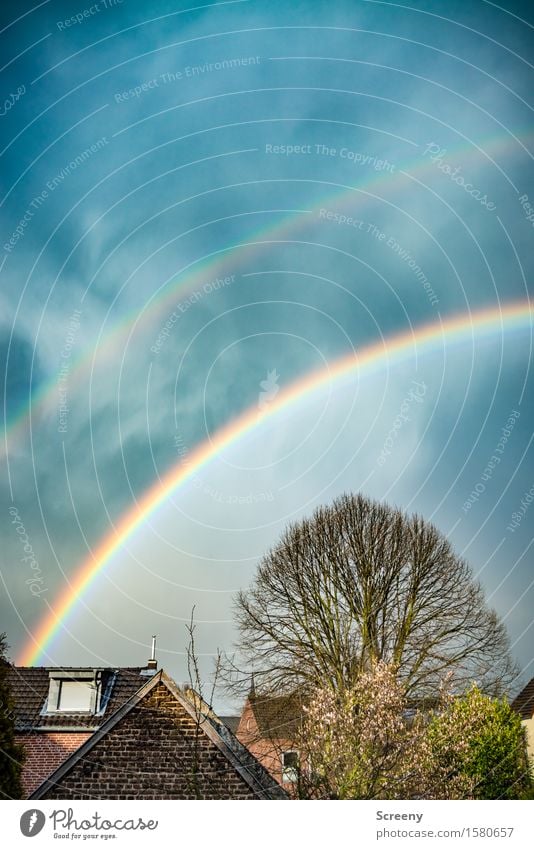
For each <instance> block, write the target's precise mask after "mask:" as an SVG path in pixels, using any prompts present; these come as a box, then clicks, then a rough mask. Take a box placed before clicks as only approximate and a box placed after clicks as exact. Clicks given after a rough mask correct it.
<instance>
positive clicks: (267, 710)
mask: <svg viewBox="0 0 534 849" xmlns="http://www.w3.org/2000/svg"><path fill="white" fill-rule="evenodd" d="M248 701H249V704H250V707H251V709H252V712H253V714H254V718H255V720H256V724H257V726H258V731H259V734H260V736H261V737H266V738H268V739H276V738H285V739H292V738H293V737H294V736H295V734H296V733H297V731H298V728H299V725H300V722H301V719H302V700H301V697H300V696H299V695H298V693H290V694H289V695H283V696H266V695H263V696H262V695H258V694H256V693H254V692H251V693H250V694H249V697H248Z"/></svg>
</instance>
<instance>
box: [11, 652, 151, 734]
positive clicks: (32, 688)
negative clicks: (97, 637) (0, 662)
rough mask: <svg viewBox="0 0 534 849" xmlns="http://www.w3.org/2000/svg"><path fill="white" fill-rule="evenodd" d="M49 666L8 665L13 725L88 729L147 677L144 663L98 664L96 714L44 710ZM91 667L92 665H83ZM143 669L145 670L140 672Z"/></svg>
mask: <svg viewBox="0 0 534 849" xmlns="http://www.w3.org/2000/svg"><path fill="white" fill-rule="evenodd" d="M80 669H81V667H61V668H59V667H58V669H57V672H58V673H62V672H69V671H72V672H79V671H80ZM52 671H54V670H53V669H52V667H44V666H11V667H10V669H9V671H8V674H7V679H8V682H9V686H10V688H11V695H12V699H13V703H14V712H15V729H16V730H17V731H32V730H37V729H38V730H41V731H44V730H45V729H50V730H54V729H58V730H59V729H65V730H68V729H69V728H71V729H76V730H82V729H87V730H89V731H94V730H95V729H96V728H98V727H99V726H100V725H102V723H103V722H104V720H105V718H106V717H108V716H110V715H111V714H112V713H114V712H115V711H116V710H117V708H118V707H120V705H122V704H124V702H126V701H127V700H128V699H129V698H130V696H131V695H133V693H135V692H136V691H137V690H138V689H139V687H140V686H141V685H142V684H143V683H144V682H145V681H146V680H147V679H146V669H143V667H122V668H118V669H117V668H116V669H113V668H104V669H103V668H101V669H99V671H100V672H101V673H102V693H103V696H104V698H103V707H102V710H101V711H99V713H97V714H87V713H82V714H76V713H58V714H55V715H51V714H46V713H45V709H46V703H47V699H48V691H49V686H50V675H49V673H50V672H52ZM84 671H92V667H89V668H87V669H84ZM143 673H144V674H143Z"/></svg>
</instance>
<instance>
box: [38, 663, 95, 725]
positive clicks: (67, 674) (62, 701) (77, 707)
mask: <svg viewBox="0 0 534 849" xmlns="http://www.w3.org/2000/svg"><path fill="white" fill-rule="evenodd" d="M49 676H50V685H49V689H48V701H47V705H46V713H84V714H87V713H97V712H98V710H99V707H100V695H101V673H100V672H99V671H97V670H87V669H80V670H77V669H69V670H58V669H54V670H53V671H50V672H49Z"/></svg>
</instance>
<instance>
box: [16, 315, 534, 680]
mask: <svg viewBox="0 0 534 849" xmlns="http://www.w3.org/2000/svg"><path fill="white" fill-rule="evenodd" d="M533 317H534V312H533V310H532V307H531V305H530V302H529V301H528V300H524V301H519V302H514V303H511V304H507V305H504V306H500V307H490V308H485V309H481V310H478V311H476V312H473V313H461V314H458V315H453V316H450V317H449V318H447V319H445V320H444V321H435V322H432V323H429V324H424V325H422V326H420V327H419V328H412V329H410V330H408V331H403V332H402V333H398V334H396V335H393V336H391V337H390V338H389V339H385V340H383V341H380V342H377V343H374V344H371V345H368V346H367V347H365V348H364V349H362V350H361V351H360V352H357V353H356V354H355V353H354V352H352V351H351V353H350V354H347V355H345V356H342V357H340V358H339V359H337V360H336V361H335V362H334V363H333V364H331V365H329V366H327V367H326V368H321V369H319V370H317V371H314V372H311V373H309V374H307V375H305V376H304V377H302V378H299V379H297V380H296V381H295V382H294V383H292V384H291V385H290V386H288V387H287V388H286V389H285V390H282V391H281V392H280V393H279V395H278V396H277V398H276V400H275V401H274V402H272V403H271V404H270V406H269V408H268V409H267V410H266V411H265V412H264V413H263V414H262V415H261V416H259V415H258V408H257V406H256V405H254V406H253V407H250V408H249V409H248V410H245V411H244V412H243V413H241V414H240V415H239V416H238V417H237V418H235V419H233V420H232V421H230V422H229V423H227V424H226V425H224V426H223V427H221V428H220V429H219V430H218V431H217V432H216V433H215V434H214V435H213V436H212V437H210V439H209V440H206V441H205V442H203V443H201V444H200V445H198V446H197V447H196V449H195V450H194V451H193V452H192V453H191V455H190V456H189V458H188V462H187V465H186V466H185V465H184V463H183V461H182V460H180V461H179V462H178V463H177V464H176V465H175V466H173V467H172V468H171V469H170V470H169V471H168V472H167V473H166V475H165V476H164V477H163V478H162V479H161V480H158V481H157V482H156V483H155V484H153V486H151V487H150V488H149V489H148V490H147V491H146V492H145V493H144V494H143V496H142V498H141V499H140V500H139V501H137V502H136V504H135V505H134V506H133V507H131V508H130V509H129V510H128V511H126V512H125V513H124V514H123V516H122V517H121V518H120V520H119V522H118V523H117V525H116V526H114V528H113V530H112V531H111V532H110V533H109V534H108V535H106V536H105V537H104V538H103V539H102V540H101V541H100V543H99V544H98V546H97V548H96V549H95V550H94V551H92V552H91V553H90V555H89V556H88V557H87V558H86V560H85V561H84V562H83V563H82V564H81V566H80V567H79V568H78V569H77V570H76V572H75V575H74V577H73V579H72V581H70V582H69V583H68V586H67V587H66V588H65V589H64V591H63V592H62V593H61V595H60V596H59V597H58V599H57V601H56V603H55V606H50V610H49V612H48V614H47V615H46V616H45V617H44V618H43V620H42V621H41V623H40V624H39V626H38V628H37V631H36V633H35V634H34V635H33V636H32V637H31V638H30V640H29V641H28V643H27V645H26V646H25V648H24V650H23V652H22V653H21V656H20V658H19V661H18V663H19V664H20V665H23V666H33V665H35V664H37V663H39V661H41V660H42V659H44V657H45V655H46V652H47V649H48V648H49V646H50V644H51V642H52V640H53V639H54V638H55V637H56V636H57V635H59V634H60V633H61V629H62V626H63V624H64V623H65V621H66V619H67V617H68V616H69V615H70V614H72V612H73V610H74V608H75V606H76V603H77V601H78V600H79V599H80V598H81V597H82V595H84V593H86V592H87V591H88V590H89V588H90V586H91V585H92V583H93V582H94V581H95V580H96V579H97V577H98V576H99V575H100V574H101V573H102V571H103V570H104V569H105V567H106V566H107V565H108V564H109V563H110V562H111V560H112V558H113V556H114V555H115V554H116V553H117V552H119V551H120V550H121V548H122V547H123V546H124V545H125V543H126V542H127V541H128V540H129V539H130V538H131V537H132V536H133V535H134V533H135V532H136V530H137V529H139V528H141V527H142V525H143V523H144V522H146V521H147V520H148V519H149V518H150V516H152V515H153V514H154V513H155V512H156V510H157V509H158V508H159V507H160V506H161V505H163V504H164V503H165V501H166V500H167V499H168V498H169V497H170V496H171V495H172V494H173V493H174V492H175V491H176V490H177V489H178V488H179V487H181V486H183V485H184V484H185V483H187V481H189V480H190V479H191V478H192V477H193V475H194V474H195V473H196V472H197V471H198V470H199V469H201V468H202V467H204V466H205V465H206V464H208V463H209V462H210V461H212V460H213V459H214V458H215V457H217V456H218V455H219V454H220V453H221V452H222V451H224V449H226V448H228V447H229V446H230V445H233V444H235V443H236V442H238V441H239V439H241V438H243V437H244V436H246V435H247V434H248V433H249V432H250V431H252V430H253V429H254V428H257V427H261V426H263V424H264V423H265V422H266V421H268V420H270V419H271V418H272V417H273V416H275V415H276V414H278V413H280V412H281V411H282V410H287V409H288V408H290V407H291V406H292V405H294V404H296V403H297V402H299V401H304V400H306V399H307V398H308V397H309V396H310V395H311V394H312V393H313V392H318V391H320V390H321V389H323V388H324V387H325V386H328V385H329V384H330V383H331V382H332V381H341V380H342V379H343V378H345V377H347V376H348V375H350V374H351V373H353V372H354V373H359V376H366V375H368V374H370V373H372V371H373V369H377V368H380V367H382V366H384V365H386V364H388V363H389V361H390V360H392V361H393V362H394V363H395V364H396V363H398V362H400V361H402V360H403V359H405V358H407V357H408V356H409V355H410V353H412V352H417V354H418V355H419V354H420V353H428V352H430V351H431V350H432V348H437V347H438V345H439V343H440V342H441V343H442V345H443V344H444V343H445V342H447V343H448V344H459V343H462V342H468V341H469V340H472V339H473V337H474V336H475V335H476V336H477V337H480V336H484V335H499V334H502V333H503V332H504V331H506V332H509V331H511V330H513V329H521V328H529V327H530V328H531V327H532V319H533Z"/></svg>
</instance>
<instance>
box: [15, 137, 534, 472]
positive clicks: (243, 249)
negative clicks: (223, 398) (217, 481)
mask: <svg viewBox="0 0 534 849" xmlns="http://www.w3.org/2000/svg"><path fill="white" fill-rule="evenodd" d="M531 135H532V133H530V132H528V133H522V134H521V136H520V138H524V139H526V138H529V137H530V136H531ZM516 145H517V139H516V138H515V136H514V135H512V136H509V135H508V134H506V135H505V134H500V135H497V136H494V137H492V138H490V139H486V140H485V141H484V147H480V146H475V145H473V144H470V145H468V146H467V145H463V146H459V147H458V148H456V149H451V150H450V152H449V153H448V155H450V156H451V157H452V158H454V157H455V156H456V157H458V156H460V155H461V156H462V160H461V161H462V163H463V164H464V165H465V160H466V158H472V159H476V158H477V157H479V156H480V155H481V154H482V155H483V156H485V157H486V158H487V160H488V161H489V162H490V163H492V164H493V165H494V166H495V167H497V168H498V167H499V166H498V165H497V164H496V163H495V162H494V159H493V156H496V155H497V154H499V153H504V152H506V151H512V150H516V149H517V148H516ZM182 167H183V166H182ZM362 167H363V166H362ZM435 171H436V167H435V165H434V164H433V163H432V162H431V161H430V160H429V159H428V158H424V157H423V156H421V155H420V154H417V156H416V157H414V158H412V159H411V160H410V161H407V162H405V163H403V164H402V166H401V167H397V166H395V170H394V171H393V172H392V171H376V170H372V171H371V173H370V175H369V176H367V177H365V178H363V179H361V178H360V179H356V180H354V185H343V184H339V183H335V182H330V183H329V182H327V181H317V180H316V181H314V180H301V181H300V182H303V183H313V182H315V183H318V184H321V182H322V183H323V184H324V185H327V186H330V187H332V188H333V189H335V190H334V191H331V192H330V193H329V194H326V195H325V196H324V197H323V198H322V199H321V200H320V201H319V202H317V203H316V204H315V205H314V206H313V208H312V209H310V210H291V211H288V210H285V212H286V213H289V214H286V215H285V216H284V217H282V219H281V220H276V221H275V223H269V224H268V225H267V226H264V227H261V228H258V229H257V230H255V231H254V232H253V233H252V234H251V235H250V238H249V239H248V240H247V241H245V242H243V243H238V244H234V245H230V246H228V247H226V248H223V249H221V250H218V251H215V252H214V253H212V254H209V255H207V256H205V257H202V258H200V259H198V260H195V261H193V262H191V263H189V264H188V265H186V266H185V267H184V268H182V269H181V270H180V271H179V272H178V274H177V275H173V278H172V279H171V280H169V281H167V282H165V283H164V284H162V286H161V287H160V288H159V289H158V291H156V292H155V293H154V294H153V295H152V297H151V298H150V300H149V301H148V303H147V306H146V308H145V309H144V310H143V312H142V313H141V314H140V313H139V310H138V309H136V310H133V311H131V312H129V313H128V314H127V315H126V316H123V317H122V318H121V319H120V320H119V321H117V322H115V323H114V324H113V325H112V326H111V327H110V329H109V330H108V331H107V332H106V333H105V334H103V333H101V334H99V336H98V337H97V339H96V340H95V342H94V344H92V345H90V346H89V347H88V348H87V349H86V350H84V351H82V352H81V353H80V355H79V356H78V357H77V358H76V359H73V360H72V361H71V362H70V369H69V385H70V386H72V385H73V382H74V381H77V382H78V383H82V378H84V377H87V376H88V375H89V374H90V373H91V370H92V366H93V360H97V359H98V358H100V357H107V356H113V354H114V351H115V348H116V347H118V346H120V345H122V344H123V343H126V342H127V340H128V338H129V335H130V333H131V332H132V330H133V329H135V328H136V327H137V325H143V326H149V324H150V323H151V322H153V323H154V324H155V323H156V322H157V321H158V320H160V321H162V320H164V318H165V315H168V312H169V310H172V309H173V307H174V306H175V305H176V297H177V296H180V297H181V296H183V295H185V294H186V293H188V292H191V291H194V290H195V288H197V287H200V286H202V284H204V283H205V282H207V280H209V279H210V277H211V278H213V277H216V276H225V275H227V274H230V273H232V272H236V271H238V270H239V267H242V266H243V265H244V264H245V262H246V261H247V260H249V259H250V258H251V257H253V256H255V255H256V254H258V253H259V252H261V251H262V250H266V249H269V248H271V247H272V243H273V242H276V241H277V240H280V241H283V240H284V239H288V238H289V237H290V236H292V235H295V234H296V233H297V232H298V231H299V230H301V229H303V228H304V227H305V226H306V224H307V223H308V222H309V221H310V219H311V218H312V217H313V215H314V214H315V215H316V216H317V215H318V213H319V210H320V209H321V208H323V207H325V206H330V207H332V206H333V207H334V210H335V211H336V212H343V210H344V209H346V208H347V207H348V208H349V209H348V210H347V211H350V214H352V215H353V216H354V215H358V216H361V214H362V211H363V208H364V204H365V202H368V201H369V200H370V199H372V198H377V199H380V196H379V195H373V194H372V192H373V190H374V189H375V188H376V189H377V190H379V189H382V188H383V187H384V188H385V189H386V190H387V191H388V192H391V193H394V192H395V190H397V191H401V190H402V189H403V188H404V187H405V186H406V179H407V178H406V175H405V174H404V173H403V172H408V173H409V174H418V175H421V174H424V173H425V172H428V173H434V172H435ZM354 174H357V175H358V176H360V172H359V171H358V170H357V169H356V167H354ZM351 179H354V177H353V175H351V174H350V172H349V177H348V180H349V181H350V180H351ZM261 182H265V183H273V182H276V180H265V181H261V180H258V181H257V183H258V184H259V183H261ZM281 182H291V180H290V179H287V180H282V181H281ZM294 182H299V181H298V180H295V181H294ZM243 185H245V184H243ZM223 188H224V187H223ZM211 191H212V192H213V191H219V189H215V190H211ZM206 194H208V193H206ZM198 197H201V195H198ZM187 200H189V199H188V198H186V199H185V200H182V201H179V202H178V203H176V204H174V206H179V205H180V204H182V203H185V202H187ZM356 204H357V209H356V210H355V209H354V208H353V207H354V206H355V205H356ZM115 206H116V204H114V205H113V206H112V207H111V208H110V210H108V212H111V211H113V210H114V209H115ZM164 211H165V210H164ZM282 211H284V210H282ZM266 212H267V213H269V212H270V213H275V212H276V210H266ZM307 212H308V213H311V215H310V214H306V213H307ZM159 214H160V213H158V215H159ZM256 214H262V213H243V214H242V216H241V217H243V218H245V217H247V216H252V215H256ZM263 214H265V213H263ZM156 217H157V216H154V218H156ZM233 217H234V216H229V218H233ZM235 217H240V216H235ZM150 220H152V219H149V221H150ZM147 223H148V222H143V223H142V224H141V225H139V226H138V227H137V228H136V230H134V231H133V232H132V233H129V236H128V238H131V237H132V236H133V235H134V234H135V233H136V232H137V230H141V229H142V227H144V226H145V225H146V224H147ZM209 223H210V222H207V223H205V224H201V225H199V226H198V227H197V228H194V229H201V228H202V227H205V226H207V225H208V224H209ZM332 226H336V225H332ZM190 232H192V231H186V232H185V233H182V234H181V235H179V236H177V237H176V238H175V240H174V241H178V240H179V239H180V238H182V237H183V236H186V235H188V233H190ZM392 235H394V234H392ZM122 244H123V243H122V242H121V243H119V245H117V246H116V248H115V249H114V250H113V251H112V252H111V254H110V256H112V255H113V253H115V251H116V250H118V249H119V248H120V247H122ZM110 256H109V257H107V258H106V260H105V262H107V260H108V259H109V258H110ZM104 264H105V263H102V266H101V267H103V265H104ZM141 267H142V266H140V267H139V268H141ZM99 270H100V268H99V269H98V270H97V272H95V275H94V277H96V274H97V273H98V271H99ZM137 270H139V269H137ZM208 275H209V276H210V277H208ZM76 306H80V305H79V304H73V305H72V309H74V308H75V307H76ZM156 335H157V332H156ZM58 376H59V375H58V374H54V375H53V376H52V377H51V378H50V379H49V380H48V381H45V382H43V384H42V386H41V387H40V388H39V389H38V390H36V391H33V392H32V390H31V388H30V391H29V393H28V395H29V398H28V403H27V404H26V405H23V406H22V407H21V408H20V409H19V410H18V411H17V412H16V413H15V414H14V415H13V416H12V417H11V419H10V420H9V421H8V422H7V423H6V427H5V433H4V439H3V440H2V441H0V458H3V457H5V456H6V455H8V453H9V445H10V443H11V442H13V441H16V440H17V439H18V438H20V437H21V436H22V435H23V434H24V433H25V432H26V430H27V428H28V427H29V426H31V419H32V416H33V415H35V414H39V413H41V412H44V411H46V410H47V409H48V408H50V409H54V410H55V409H56V406H57V394H58Z"/></svg>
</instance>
